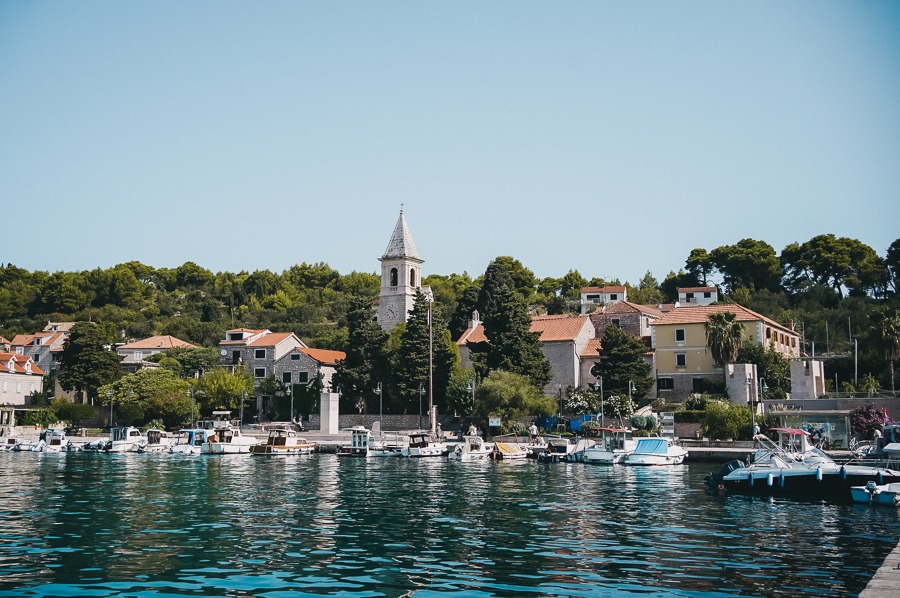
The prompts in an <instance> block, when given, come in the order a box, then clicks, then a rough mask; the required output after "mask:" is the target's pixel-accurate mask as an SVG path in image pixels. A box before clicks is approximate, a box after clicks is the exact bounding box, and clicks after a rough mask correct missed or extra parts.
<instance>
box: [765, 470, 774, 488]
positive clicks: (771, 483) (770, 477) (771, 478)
mask: <svg viewBox="0 0 900 598" xmlns="http://www.w3.org/2000/svg"><path fill="white" fill-rule="evenodd" d="M766 482H767V483H768V484H769V488H771V487H772V486H774V485H775V474H774V473H770V474H769V475H768V476H767V479H766Z"/></svg>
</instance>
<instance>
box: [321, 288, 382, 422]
mask: <svg viewBox="0 0 900 598" xmlns="http://www.w3.org/2000/svg"><path fill="white" fill-rule="evenodd" d="M347 329H348V336H349V339H348V342H347V350H346V354H347V357H346V358H345V359H343V360H341V361H340V362H338V364H337V367H336V369H335V373H334V377H333V378H332V386H333V387H335V388H337V387H340V388H341V393H342V396H341V411H342V412H344V413H352V412H356V411H358V410H359V409H360V408H362V410H363V411H365V412H367V413H368V412H370V411H374V412H377V410H378V403H379V397H378V395H377V394H376V393H375V388H376V387H377V385H378V383H379V382H383V383H384V382H387V380H388V373H389V366H388V359H387V353H386V344H387V341H388V333H387V332H385V331H384V330H382V329H381V326H379V325H378V322H376V321H375V315H374V312H373V311H372V300H371V299H369V298H367V297H356V298H354V299H353V300H352V301H351V304H350V308H349V309H348V311H347Z"/></svg>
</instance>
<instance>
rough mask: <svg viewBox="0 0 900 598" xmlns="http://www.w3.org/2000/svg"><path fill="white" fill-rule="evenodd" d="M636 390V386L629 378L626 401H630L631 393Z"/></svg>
mask: <svg viewBox="0 0 900 598" xmlns="http://www.w3.org/2000/svg"><path fill="white" fill-rule="evenodd" d="M632 392H637V387H635V385H634V382H632V381H631V380H629V381H628V402H629V403H631V393H632Z"/></svg>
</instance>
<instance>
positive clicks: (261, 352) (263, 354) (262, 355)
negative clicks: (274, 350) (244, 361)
mask: <svg viewBox="0 0 900 598" xmlns="http://www.w3.org/2000/svg"><path fill="white" fill-rule="evenodd" d="M253 357H255V358H256V359H265V358H266V350H265V349H257V350H256V351H254V352H253Z"/></svg>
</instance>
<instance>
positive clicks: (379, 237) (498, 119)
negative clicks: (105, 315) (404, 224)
mask: <svg viewBox="0 0 900 598" xmlns="http://www.w3.org/2000/svg"><path fill="white" fill-rule="evenodd" d="M0 199H2V206H3V207H2V215H0V231H2V238H3V241H2V243H0V247H2V249H0V263H13V264H15V265H17V266H20V267H23V268H27V269H30V270H49V271H57V270H82V269H92V268H95V267H109V266H112V265H114V264H117V263H121V262H125V261H129V260H139V261H141V262H144V263H146V264H148V265H151V266H154V267H163V266H166V267H173V266H177V265H180V264H181V263H183V262H185V261H189V260H190V261H194V262H197V263H198V264H200V265H201V266H204V267H206V268H209V269H211V270H213V271H222V270H228V271H239V270H242V269H245V270H254V269H262V268H268V269H271V270H274V271H276V272H278V271H281V270H283V269H284V268H287V267H289V266H290V265H292V264H296V263H300V262H304V261H305V262H319V261H323V262H327V263H328V264H330V265H331V266H332V267H334V268H336V269H338V270H339V271H340V272H341V273H349V272H350V271H352V270H357V271H365V272H374V271H376V270H377V269H378V268H379V264H378V262H377V258H378V257H379V256H380V255H381V254H382V252H383V251H384V249H385V247H386V245H387V242H388V239H389V237H390V234H391V231H392V229H393V226H394V223H395V221H396V219H397V214H398V212H399V209H400V205H401V203H402V204H404V205H405V211H406V214H407V218H408V221H409V224H410V228H411V230H412V233H413V236H414V238H415V242H416V245H417V247H418V250H419V253H420V254H421V256H422V257H423V258H424V259H425V266H424V269H425V273H426V274H430V273H437V274H450V273H453V272H459V273H462V272H463V271H467V272H469V274H472V275H473V276H475V275H478V274H481V273H482V272H483V271H484V269H485V267H486V266H487V264H488V263H489V262H490V260H492V259H493V258H494V257H496V256H498V255H511V256H513V257H515V258H517V259H519V260H521V261H522V263H523V264H525V266H527V267H529V268H530V269H532V270H533V271H534V272H535V274H537V275H538V276H539V277H544V276H562V275H564V274H565V273H566V272H567V271H568V270H570V269H577V270H579V271H580V272H581V274H582V275H584V276H585V277H587V278H590V277H592V276H602V277H606V278H619V279H621V280H622V281H625V280H628V281H631V282H636V281H637V280H638V279H639V278H640V277H641V276H642V275H643V273H644V272H646V271H648V270H649V271H651V272H652V273H653V274H654V275H655V276H656V277H657V278H658V279H660V280H662V279H663V278H664V277H665V275H666V274H667V273H668V272H669V271H670V270H673V269H674V270H677V269H678V268H680V267H682V266H683V264H684V260H685V258H687V256H688V254H689V252H690V250H691V249H693V248H694V247H704V248H706V249H713V248H715V247H718V246H720V245H725V244H732V243H735V242H737V241H738V240H740V239H742V238H745V237H752V238H755V239H761V240H765V241H767V242H769V243H770V244H771V245H773V246H774V247H775V250H776V251H779V252H780V251H781V249H782V248H784V246H785V245H787V244H788V243H791V242H794V241H799V242H802V241H806V240H808V239H809V238H811V237H812V236H814V235H817V234H820V233H826V232H831V233H835V234H838V235H840V236H849V237H853V238H857V239H859V240H861V241H863V242H865V243H867V244H869V245H871V246H872V247H873V248H874V249H875V250H876V251H877V252H878V253H879V254H880V255H884V252H885V250H886V249H887V247H888V245H889V244H890V243H891V242H892V241H893V240H894V239H896V238H897V237H900V225H898V223H900V2H897V1H853V2H851V1H818V0H817V1H813V2H806V1H792V2H781V1H778V2H756V1H754V2H718V1H716V2H663V1H656V2H643V1H635V2H602V1H590V2H579V1H570V2H550V1H547V2H523V1H516V2H505V1H494V2H465V1H462V2H440V3H438V2H420V1H407V2H386V1H379V2H361V1H360V2H339V1H338V2H326V1H321V2H302V1H299V0H294V1H290V2H273V1H266V2H232V1H227V0H226V1H215V2H207V1H190V2H184V1H178V2H165V1H158V2H120V1H91V0H82V1H78V2H63V1H41V0H35V1H25V0H3V1H2V2H0Z"/></svg>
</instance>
